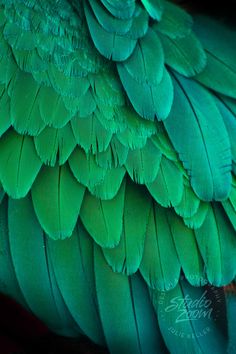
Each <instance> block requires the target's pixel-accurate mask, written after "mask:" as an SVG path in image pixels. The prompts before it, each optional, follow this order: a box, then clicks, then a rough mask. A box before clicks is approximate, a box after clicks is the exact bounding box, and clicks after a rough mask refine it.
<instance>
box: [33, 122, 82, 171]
mask: <svg viewBox="0 0 236 354" xmlns="http://www.w3.org/2000/svg"><path fill="white" fill-rule="evenodd" d="M34 143H35V148H36V151H37V154H38V156H39V157H40V159H41V161H42V162H43V163H44V164H46V165H50V166H55V164H56V163H57V161H58V163H59V165H63V164H64V163H65V162H66V161H67V160H68V158H69V157H70V155H71V154H72V152H73V150H74V148H75V146H76V141H75V138H74V135H73V132H72V129H71V126H70V125H69V124H67V125H65V126H64V127H63V128H61V129H55V128H52V127H46V128H45V129H44V130H43V131H42V132H41V133H40V134H39V135H37V136H36V137H34Z"/></svg>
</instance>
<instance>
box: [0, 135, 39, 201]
mask: <svg viewBox="0 0 236 354" xmlns="http://www.w3.org/2000/svg"><path fill="white" fill-rule="evenodd" d="M29 162H30V163H29ZM41 166H42V162H41V161H40V158H39V157H38V155H37V153H36V151H35V147H34V143H33V140H32V138H30V137H29V136H27V135H26V136H24V135H18V134H17V133H16V132H14V131H13V130H9V131H8V132H7V133H5V134H4V136H3V137H2V138H1V140H0V181H1V183H2V186H3V188H4V190H5V191H6V192H7V193H8V195H10V196H11V197H12V198H22V197H24V196H25V195H26V194H27V193H28V192H29V190H30V188H31V187H32V184H33V182H34V180H35V178H36V176H37V174H38V173H39V170H40V168H41Z"/></svg>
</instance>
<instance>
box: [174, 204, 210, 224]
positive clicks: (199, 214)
mask: <svg viewBox="0 0 236 354" xmlns="http://www.w3.org/2000/svg"><path fill="white" fill-rule="evenodd" d="M189 206H190V204H189ZM208 208H209V203H205V202H200V204H199V207H198V209H197V211H196V213H195V214H193V215H192V216H189V217H184V218H183V220H184V223H185V225H186V226H187V227H190V228H191V229H198V228H199V227H201V226H202V224H203V222H204V220H205V218H206V215H207V212H208ZM176 211H178V208H176ZM190 213H192V211H191V212H190Z"/></svg>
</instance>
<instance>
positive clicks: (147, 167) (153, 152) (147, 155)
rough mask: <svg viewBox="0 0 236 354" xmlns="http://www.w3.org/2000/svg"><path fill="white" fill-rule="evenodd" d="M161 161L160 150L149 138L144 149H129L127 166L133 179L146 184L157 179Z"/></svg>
mask: <svg viewBox="0 0 236 354" xmlns="http://www.w3.org/2000/svg"><path fill="white" fill-rule="evenodd" d="M160 162H161V152H160V150H159V149H158V148H157V147H156V146H155V145H154V144H153V143H152V141H151V140H147V143H146V145H145V146H144V147H143V148H142V149H137V150H130V151H129V154H128V157H127V161H126V163H125V167H126V169H127V171H128V173H129V175H130V177H131V178H132V180H133V181H135V182H137V183H139V184H145V183H152V182H153V181H154V180H155V178H156V176H157V173H158V171H159V167H160Z"/></svg>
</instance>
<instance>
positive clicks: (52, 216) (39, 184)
mask: <svg viewBox="0 0 236 354" xmlns="http://www.w3.org/2000/svg"><path fill="white" fill-rule="evenodd" d="M84 191H85V188H84V187H83V186H82V185H81V184H80V183H78V182H77V181H76V179H75V178H74V176H73V175H72V172H71V171H70V168H69V167H68V166H67V165H63V166H61V167H59V166H55V167H53V168H52V167H44V168H43V169H42V170H41V172H40V174H39V176H38V178H37V180H36V181H35V183H34V185H33V188H32V191H31V192H32V199H33V204H34V209H35V213H36V215H37V217H38V220H39V222H40V224H41V226H42V228H43V229H44V230H45V232H46V233H47V234H48V235H49V236H50V237H52V238H53V239H64V238H66V237H69V236H71V234H72V232H73V229H74V227H75V224H76V221H77V218H78V216H79V211H80V207H81V204H82V201H83V197H84Z"/></svg>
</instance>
